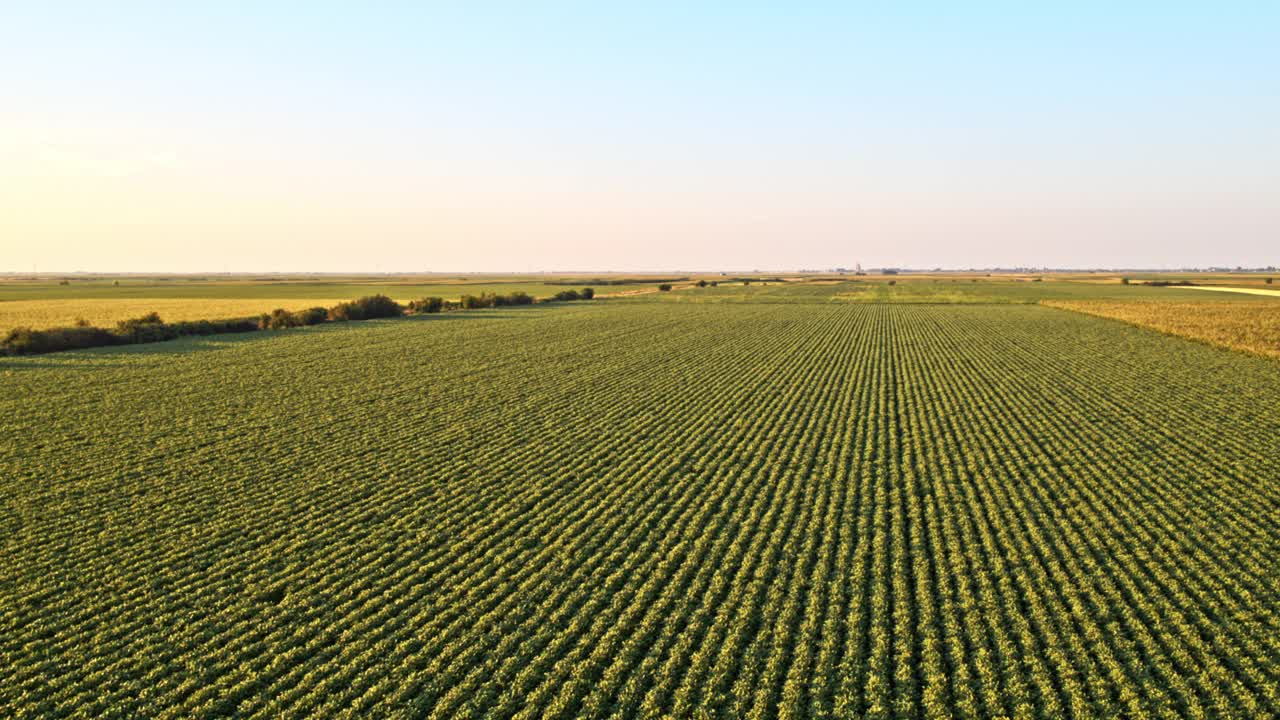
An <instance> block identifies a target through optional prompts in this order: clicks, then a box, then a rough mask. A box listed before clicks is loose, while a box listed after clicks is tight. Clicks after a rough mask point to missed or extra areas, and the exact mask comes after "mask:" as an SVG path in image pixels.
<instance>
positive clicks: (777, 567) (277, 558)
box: [0, 283, 1280, 718]
mask: <svg viewBox="0 0 1280 720" xmlns="http://www.w3.org/2000/svg"><path fill="white" fill-rule="evenodd" d="M1046 284H1047V283H1046ZM768 290H774V291H775V292H773V293H768V294H765V293H766V291H768ZM717 291H719V292H720V297H721V299H723V300H724V302H696V301H692V300H691V299H690V298H692V297H695V296H694V295H692V293H696V292H700V291H698V290H687V291H678V292H675V293H671V294H670V295H671V296H672V297H662V298H660V299H659V298H651V297H650V296H646V297H645V298H640V299H635V300H625V301H617V300H613V301H600V302H596V303H594V304H581V305H572V306H561V307H544V306H535V307H532V308H527V309H519V310H502V309H499V310H486V311H476V312H470V313H457V314H445V315H438V316H423V317H412V318H406V319H402V320H388V321H370V322H363V323H340V324H333V325H323V326H316V327H312V328H305V329H300V330H294V331H287V332H281V333H270V334H264V333H257V334H251V335H226V336H214V337H209V338H189V339H183V340H178V341H174V342H170V343H162V344H157V345H138V346H129V347H125V348H108V349H98V350H92V351H82V352H71V353H62V354H56V355H48V356H40V357H32V358H12V359H9V358H5V359H0V384H3V388H4V392H3V393H0V411H2V412H0V438H2V439H3V442H0V483H3V489H4V492H3V495H2V497H3V505H0V538H3V543H4V546H3V552H0V714H2V715H5V716H12V717H60V716H82V717H101V716H145V717H174V718H176V717H215V716H228V715H236V716H253V717H305V716H324V717H339V716H344V717H362V716H405V717H437V718H456V717H663V716H671V717H696V716H706V717H726V718H728V717H753V718H775V717H783V718H797V717H877V718H888V717H906V718H913V717H1017V718H1059V717H1075V718H1088V717H1197V716H1198V717H1275V716H1277V715H1280V512H1278V511H1280V482H1278V481H1277V478H1280V372H1277V369H1278V366H1277V365H1276V364H1275V362H1274V361H1272V360H1268V359H1265V358H1259V357H1253V356H1249V355H1246V354H1243V353H1236V352H1232V351H1229V350H1224V349H1221V348H1216V347H1211V346H1208V345H1203V344H1199V343H1194V342H1190V341H1187V340H1184V339H1181V338H1178V337H1172V336H1167V335H1161V334H1158V333H1154V332H1149V331H1146V330H1143V329H1140V328H1135V327H1131V326H1129V325H1125V324H1122V323H1117V322H1114V321H1111V320H1107V319H1103V318H1097V317H1092V316H1089V315H1086V314H1081V313H1075V312H1070V311H1067V310H1063V309H1058V308H1051V307H1045V306H1042V305H1037V304H1028V303H1025V302H1023V303H1011V302H1003V303H1000V304H981V303H963V304H925V303H912V302H902V303H894V302H842V301H834V300H833V299H832V296H833V293H835V292H840V291H842V290H841V288H840V287H839V286H827V287H826V290H825V291H824V292H825V294H823V293H818V292H813V293H812V294H808V293H809V292H810V291H809V290H805V291H804V292H802V293H800V295H799V296H795V297H791V298H789V299H790V300H791V301H789V302H783V301H781V300H782V299H787V298H781V299H780V298H779V293H778V292H777V289H775V288H772V287H770V288H763V289H762V290H761V291H760V292H761V295H760V297H756V298H753V297H751V296H750V295H749V294H748V293H751V292H755V291H745V292H744V291H743V290H742V289H737V290H732V291H731V289H729V288H721V289H717ZM1151 291H1152V292H1156V290H1154V289H1152V290H1151ZM876 292H880V291H879V290H877V291H876ZM884 292H891V291H889V290H885V291H884ZM913 292H914V291H913ZM965 292H966V293H967V292H969V291H967V290H966V291H965ZM1017 292H1019V293H1022V292H1023V291H1022V290H1021V289H1019V290H1018V291H1017ZM1073 292H1074V291H1073ZM1108 292H1110V290H1109V291H1108ZM1144 292H1145V289H1144ZM1175 292H1176V291H1175ZM663 295H664V296H666V295H668V294H666V293H663ZM1204 295H1212V294H1211V293H1204ZM1019 297H1021V296H1019ZM707 298H708V299H712V300H714V299H715V298H716V295H714V294H712V293H710V292H708V293H707ZM1215 299H1216V298H1215ZM108 420H109V421H108Z"/></svg>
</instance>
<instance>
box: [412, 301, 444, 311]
mask: <svg viewBox="0 0 1280 720" xmlns="http://www.w3.org/2000/svg"><path fill="white" fill-rule="evenodd" d="M443 309H444V298H438V297H425V298H422V299H421V300H410V301H409V312H413V313H420V314H424V315H425V314H428V313H438V312H440V311H441V310H443Z"/></svg>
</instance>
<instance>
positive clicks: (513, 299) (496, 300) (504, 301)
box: [490, 292, 533, 307]
mask: <svg viewBox="0 0 1280 720" xmlns="http://www.w3.org/2000/svg"><path fill="white" fill-rule="evenodd" d="M490 297H492V298H493V300H492V302H493V307H502V306H504V305H532V304H533V296H532V295H530V294H529V293H526V292H513V293H508V294H506V295H491V296H490Z"/></svg>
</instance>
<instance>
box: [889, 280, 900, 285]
mask: <svg viewBox="0 0 1280 720" xmlns="http://www.w3.org/2000/svg"><path fill="white" fill-rule="evenodd" d="M889 284H890V285H897V284H898V281H897V280H890V281H889Z"/></svg>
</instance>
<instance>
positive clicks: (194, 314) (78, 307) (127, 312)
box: [0, 298, 344, 332]
mask: <svg viewBox="0 0 1280 720" xmlns="http://www.w3.org/2000/svg"><path fill="white" fill-rule="evenodd" d="M343 299H344V298H128V299H120V300H114V299H74V300H9V301H6V302H0V332H7V331H9V330H11V329H13V328H15V327H30V328H35V329H37V330H40V329H44V328H52V327H67V326H70V325H74V324H75V323H76V320H77V319H80V318H83V319H84V320H87V321H88V322H89V324H90V325H96V326H98V327H112V326H114V325H115V324H116V323H117V322H119V321H121V320H128V319H129V318H135V317H139V316H142V315H146V314H147V313H150V312H157V313H160V317H161V319H163V320H165V321H181V320H220V319H227V318H239V317H250V316H253V315H259V314H261V313H264V312H270V311H271V310H274V309H275V308H285V309H286V310H301V309H303V308H309V307H316V306H323V307H329V306H331V305H336V304H337V303H339V302H342V300H343Z"/></svg>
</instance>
